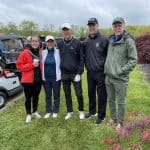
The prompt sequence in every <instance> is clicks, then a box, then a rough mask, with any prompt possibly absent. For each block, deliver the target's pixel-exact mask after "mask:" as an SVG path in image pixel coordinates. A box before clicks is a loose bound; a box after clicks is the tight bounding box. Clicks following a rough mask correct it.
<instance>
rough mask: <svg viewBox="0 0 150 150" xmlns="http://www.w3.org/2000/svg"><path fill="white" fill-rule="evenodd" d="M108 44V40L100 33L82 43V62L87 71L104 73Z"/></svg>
mask: <svg viewBox="0 0 150 150" xmlns="http://www.w3.org/2000/svg"><path fill="white" fill-rule="evenodd" d="M108 42H109V41H108V39H107V38H106V37H105V36H103V35H101V34H100V33H97V34H96V35H95V36H94V37H91V36H89V37H88V38H87V39H86V40H85V41H84V42H83V49H84V61H85V66H86V69H87V70H88V71H90V72H104V64H105V60H106V56H107V48H108Z"/></svg>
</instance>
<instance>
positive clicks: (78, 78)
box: [74, 74, 81, 82]
mask: <svg viewBox="0 0 150 150" xmlns="http://www.w3.org/2000/svg"><path fill="white" fill-rule="evenodd" d="M80 80H81V77H80V75H79V74H76V75H75V77H74V82H79V81H80Z"/></svg>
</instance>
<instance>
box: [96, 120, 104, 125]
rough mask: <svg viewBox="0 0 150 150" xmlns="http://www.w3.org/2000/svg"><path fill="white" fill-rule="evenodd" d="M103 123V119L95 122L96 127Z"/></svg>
mask: <svg viewBox="0 0 150 150" xmlns="http://www.w3.org/2000/svg"><path fill="white" fill-rule="evenodd" d="M102 121H103V120H101V119H97V120H96V122H95V125H100V124H101V123H102Z"/></svg>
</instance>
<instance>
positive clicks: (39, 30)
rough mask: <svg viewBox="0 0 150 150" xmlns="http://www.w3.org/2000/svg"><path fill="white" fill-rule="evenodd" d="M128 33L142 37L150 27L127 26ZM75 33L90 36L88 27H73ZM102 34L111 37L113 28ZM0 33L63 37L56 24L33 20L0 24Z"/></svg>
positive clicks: (80, 35) (148, 31)
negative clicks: (40, 23)
mask: <svg viewBox="0 0 150 150" xmlns="http://www.w3.org/2000/svg"><path fill="white" fill-rule="evenodd" d="M126 28H127V31H128V32H130V33H131V34H132V35H134V36H141V35H144V34H146V33H150V25H142V26H141V25H140V26H139V25H135V26H127V27H126ZM72 30H73V33H74V35H75V36H76V37H86V36H87V35H88V30H87V27H86V26H79V25H72ZM100 31H101V33H102V34H104V35H106V36H109V35H111V34H112V29H111V28H102V29H100ZM0 33H2V34H10V33H14V34H16V35H21V36H25V37H26V36H30V35H48V34H50V35H53V36H57V37H60V36H62V33H61V28H60V27H58V28H56V27H55V26H54V24H44V25H43V27H40V25H39V24H38V23H36V22H33V21H31V20H23V21H22V22H21V23H20V24H19V25H17V24H16V23H14V22H8V23H7V24H3V23H0Z"/></svg>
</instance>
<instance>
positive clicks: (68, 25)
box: [61, 23, 71, 30]
mask: <svg viewBox="0 0 150 150" xmlns="http://www.w3.org/2000/svg"><path fill="white" fill-rule="evenodd" d="M64 28H67V29H71V25H70V24H69V23H64V24H63V25H62V26H61V29H62V30H63V29H64Z"/></svg>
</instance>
